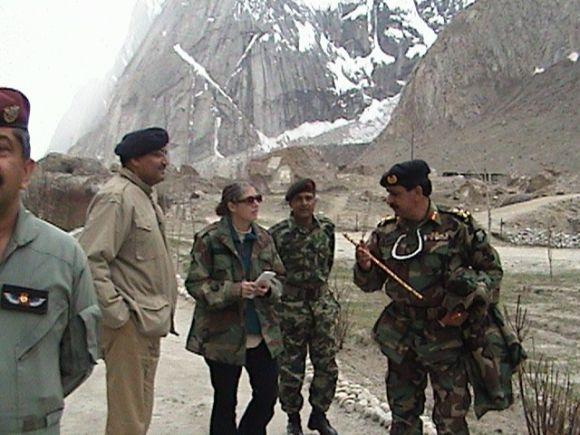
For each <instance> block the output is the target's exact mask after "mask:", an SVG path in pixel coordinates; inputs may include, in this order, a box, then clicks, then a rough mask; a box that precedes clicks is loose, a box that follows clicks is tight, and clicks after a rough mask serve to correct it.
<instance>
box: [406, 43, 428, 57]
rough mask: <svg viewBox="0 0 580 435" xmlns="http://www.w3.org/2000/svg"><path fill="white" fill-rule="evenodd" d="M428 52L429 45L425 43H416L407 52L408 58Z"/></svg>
mask: <svg viewBox="0 0 580 435" xmlns="http://www.w3.org/2000/svg"><path fill="white" fill-rule="evenodd" d="M425 53H427V46H425V45H423V44H415V45H413V46H411V47H409V49H408V50H407V51H406V52H405V57H406V58H407V59H413V58H414V57H415V56H424V55H425Z"/></svg>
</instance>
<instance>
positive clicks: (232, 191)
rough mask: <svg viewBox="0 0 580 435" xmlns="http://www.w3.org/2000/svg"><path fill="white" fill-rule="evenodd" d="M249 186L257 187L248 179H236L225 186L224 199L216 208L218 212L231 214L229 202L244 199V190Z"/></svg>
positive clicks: (222, 214) (226, 214)
mask: <svg viewBox="0 0 580 435" xmlns="http://www.w3.org/2000/svg"><path fill="white" fill-rule="evenodd" d="M248 187H253V188H254V189H256V188H255V187H254V186H253V185H252V184H251V183H248V182H247V181H236V182H234V183H232V184H228V185H227V186H226V187H224V189H223V190H222V199H221V201H220V203H219V204H218V205H217V207H216V208H215V212H216V214H217V215H218V216H229V215H230V209H229V208H228V202H237V201H239V200H240V199H242V198H243V196H244V190H246V189H247V188H248ZM256 190H257V189H256Z"/></svg>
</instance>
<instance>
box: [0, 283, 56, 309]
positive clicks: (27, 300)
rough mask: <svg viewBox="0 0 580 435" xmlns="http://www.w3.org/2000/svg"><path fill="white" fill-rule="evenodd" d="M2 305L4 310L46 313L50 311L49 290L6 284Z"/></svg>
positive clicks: (0, 302)
mask: <svg viewBox="0 0 580 435" xmlns="http://www.w3.org/2000/svg"><path fill="white" fill-rule="evenodd" d="M0 307H1V308H2V309H4V310H13V311H21V312H24V313H31V314H46V312H47V311H48V290H35V289H31V288H26V287H19V286H16V285H10V284H4V286H2V293H1V296H0Z"/></svg>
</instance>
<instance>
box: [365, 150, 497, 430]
mask: <svg viewBox="0 0 580 435" xmlns="http://www.w3.org/2000/svg"><path fill="white" fill-rule="evenodd" d="M429 172H430V169H429V167H428V165H427V164H426V163H425V162H424V161H422V160H412V161H408V162H404V163H401V164H396V165H394V166H393V167H392V168H391V169H390V170H389V171H388V172H386V173H385V174H384V175H383V177H382V179H381V185H382V186H384V187H385V188H386V189H387V192H388V197H387V203H388V204H389V206H390V207H391V208H392V209H393V210H394V212H395V216H394V217H391V218H387V219H385V220H383V221H382V222H381V223H380V224H379V225H378V227H377V229H376V230H375V231H374V232H373V233H372V234H371V236H370V240H369V241H368V242H366V243H364V242H361V244H360V245H359V246H358V247H357V258H356V260H357V263H356V265H355V268H354V282H355V283H356V284H357V285H358V286H359V287H360V288H361V289H362V290H363V291H365V292H372V291H376V290H379V289H381V288H382V287H383V285H384V286H385V291H386V293H387V295H388V296H389V297H390V298H391V300H392V302H391V303H390V304H389V305H388V306H387V307H386V308H385V309H384V311H383V312H382V314H381V316H380V317H379V319H378V321H377V322H376V324H375V326H374V328H373V335H374V338H375V340H376V341H377V343H378V344H379V346H380V348H381V351H382V352H383V353H384V354H385V355H386V356H387V358H388V361H389V370H388V373H387V376H386V386H387V396H388V400H389V404H390V407H391V410H392V412H393V425H392V427H391V434H421V433H422V423H421V420H420V418H419V416H420V415H421V414H422V412H423V410H424V404H425V392H424V390H425V387H426V386H427V375H429V377H430V379H431V384H432V386H433V393H434V399H435V404H434V409H433V420H434V422H435V425H436V426H437V431H438V433H439V434H454V435H458V434H467V433H469V431H468V427H467V423H466V421H465V415H466V413H467V411H468V409H469V405H470V400H471V398H470V394H469V391H468V389H467V383H468V377H467V372H466V369H465V364H464V360H465V356H466V355H467V354H469V349H467V348H466V347H465V346H464V332H465V330H464V328H463V327H462V325H467V324H468V323H465V324H464V322H466V320H468V321H469V318H470V316H471V314H470V313H471V312H472V311H471V309H472V308H473V307H476V306H479V305H480V304H481V303H483V304H484V305H487V304H490V303H493V304H495V303H497V300H498V296H499V294H498V293H499V284H500V281H501V278H502V275H503V272H502V268H501V264H500V260H499V257H498V254H497V252H496V251H495V249H493V248H492V247H491V246H490V244H489V243H488V240H487V236H486V234H485V232H484V231H483V230H482V229H480V228H478V227H476V226H475V224H474V222H473V220H472V218H471V216H470V215H469V214H468V213H467V212H463V211H459V210H447V209H445V208H442V207H438V206H436V205H435V204H434V203H433V202H432V201H431V200H430V197H429V195H430V194H431V182H430V180H429V178H428V174H429ZM367 249H368V251H370V253H371V254H372V255H373V256H374V257H376V258H377V259H379V260H380V261H381V262H383V263H384V264H385V265H386V266H388V267H389V268H390V269H391V270H392V271H393V272H395V273H396V274H397V275H398V276H399V277H400V278H402V279H403V280H404V281H405V282H407V283H408V284H410V285H411V287H413V288H414V289H415V290H416V291H418V292H419V293H420V295H421V296H422V298H421V299H420V298H418V297H416V296H415V295H413V294H412V293H411V292H409V291H407V290H405V289H404V288H403V287H402V286H401V285H399V284H398V283H397V282H395V281H394V280H393V279H391V278H390V277H389V276H388V275H387V274H386V273H385V272H384V271H383V270H382V269H381V268H379V267H377V266H376V265H375V264H374V263H372V262H371V259H370V256H369V255H368V252H367V251H365V250H367ZM465 277H469V279H470V280H471V283H472V284H473V285H465V283H466V281H465V279H464V278H465ZM475 317H476V316H474V318H475Z"/></svg>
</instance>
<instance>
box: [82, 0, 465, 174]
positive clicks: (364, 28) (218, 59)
mask: <svg viewBox="0 0 580 435" xmlns="http://www.w3.org/2000/svg"><path fill="white" fill-rule="evenodd" d="M469 3H471V1H469V0H431V1H417V2H414V1H413V0H406V1H403V2H402V1H394V0H374V1H372V0H354V1H353V0H345V1H344V2H342V3H338V5H337V6H336V7H335V8H331V9H328V10H324V11H320V10H318V9H316V8H312V7H309V6H308V2H305V1H304V2H298V1H296V2H295V1H292V0H221V1H219V2H216V1H212V0H196V1H193V0H190V1H187V0H167V1H166V2H165V4H164V8H163V10H162V11H161V13H160V14H159V15H158V16H157V18H156V19H155V21H154V22H153V24H152V25H151V27H150V28H149V31H148V33H147V34H146V36H145V37H144V39H143V41H142V43H141V45H140V46H139V49H138V50H137V52H136V53H135V55H134V56H133V57H132V59H131V61H130V62H129V64H128V65H127V67H126V68H125V70H124V72H123V74H122V75H121V76H120V77H119V78H118V81H117V83H116V86H115V89H114V92H113V95H112V97H111V102H110V103H109V104H108V107H107V110H106V112H105V114H104V116H103V118H102V120H101V121H100V123H99V125H98V126H97V127H96V128H94V129H92V130H91V131H89V132H88V133H87V134H86V135H85V136H84V137H82V138H81V139H80V140H79V141H78V142H77V143H76V145H75V146H74V147H73V149H72V150H71V152H72V153H73V154H78V155H90V156H97V157H98V158H100V159H102V160H105V161H109V160H111V159H112V158H113V155H112V149H113V148H114V145H115V143H116V142H118V140H119V138H120V137H121V136H122V135H123V134H124V133H125V132H127V131H129V130H133V129H137V128H142V127H145V126H151V125H160V126H163V127H165V128H167V129H168V130H169V131H170V133H171V137H172V142H173V143H174V144H176V145H178V146H177V147H175V148H174V149H173V150H172V153H171V158H172V160H173V161H174V162H175V163H177V164H180V163H189V164H193V165H195V166H196V167H198V168H199V167H200V166H203V163H204V162H210V161H211V162H213V161H216V160H219V159H222V158H224V157H228V156H234V155H238V154H239V153H240V152H246V151H250V152H260V151H266V150H269V149H272V148H275V147H279V146H284V144H285V143H287V138H286V137H285V136H284V135H283V133H284V132H286V131H289V130H293V129H296V128H297V127H300V126H303V125H305V124H308V123H317V122H318V123H319V122H321V121H325V122H332V121H335V122H336V121H344V122H349V121H352V120H354V119H357V117H358V116H359V115H361V114H362V113H363V112H364V110H365V108H367V107H370V106H372V105H373V104H375V105H376V104H377V103H379V102H381V101H384V100H385V99H386V98H388V97H392V96H394V95H396V94H397V93H398V92H399V91H400V89H401V87H402V85H403V84H404V81H403V80H405V78H406V76H407V74H408V73H409V71H410V70H411V69H412V67H413V66H414V65H415V63H416V62H417V60H418V59H419V58H420V57H421V56H422V55H423V54H424V53H425V52H426V50H427V48H428V47H429V46H430V45H431V44H432V43H433V41H434V40H435V39H436V32H437V31H439V30H440V28H441V27H442V26H444V25H445V24H446V23H447V21H448V20H449V19H450V17H451V16H453V14H454V13H455V12H456V10H458V9H461V8H463V7H465V6H466V5H468V4H469ZM373 137H374V136H373ZM342 139H344V137H343V138H342Z"/></svg>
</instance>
